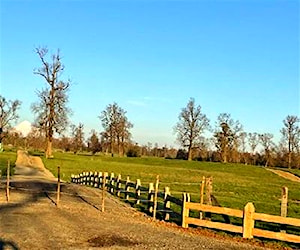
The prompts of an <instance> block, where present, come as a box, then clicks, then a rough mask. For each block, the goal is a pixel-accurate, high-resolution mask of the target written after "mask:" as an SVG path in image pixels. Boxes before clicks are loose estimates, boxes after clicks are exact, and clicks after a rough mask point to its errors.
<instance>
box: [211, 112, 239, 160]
mask: <svg viewBox="0 0 300 250" xmlns="http://www.w3.org/2000/svg"><path fill="white" fill-rule="evenodd" d="M242 130H243V127H242V125H241V124H240V122H239V121H235V120H233V119H232V118H231V115H230V114H228V113H221V114H220V115H219V116H218V121H217V124H216V130H215V133H214V137H215V139H216V141H215V145H216V147H217V149H218V150H219V152H220V154H221V158H222V161H223V162H224V163H227V162H228V158H229V153H230V151H231V150H232V149H235V150H237V146H238V142H237V140H238V138H239V136H240V133H241V132H242Z"/></svg>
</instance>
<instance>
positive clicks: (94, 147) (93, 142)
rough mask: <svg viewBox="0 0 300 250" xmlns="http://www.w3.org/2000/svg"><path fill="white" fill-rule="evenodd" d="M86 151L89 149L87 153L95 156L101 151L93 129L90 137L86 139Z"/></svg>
mask: <svg viewBox="0 0 300 250" xmlns="http://www.w3.org/2000/svg"><path fill="white" fill-rule="evenodd" d="M88 149H89V151H91V152H92V154H93V155H94V154H96V153H97V152H100V151H101V145H100V142H99V138H98V136H97V133H96V131H95V130H94V129H93V130H91V137H90V138H88Z"/></svg>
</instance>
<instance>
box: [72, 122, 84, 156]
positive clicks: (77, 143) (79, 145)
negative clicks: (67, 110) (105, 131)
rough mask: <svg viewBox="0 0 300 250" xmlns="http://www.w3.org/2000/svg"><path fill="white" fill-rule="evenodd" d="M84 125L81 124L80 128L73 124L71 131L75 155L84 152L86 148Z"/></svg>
mask: <svg viewBox="0 0 300 250" xmlns="http://www.w3.org/2000/svg"><path fill="white" fill-rule="evenodd" d="M83 127H84V126H83V124H82V123H79V124H78V126H76V125H74V124H72V125H71V131H72V142H73V143H72V144H73V150H74V153H77V152H78V151H82V150H83V146H84V132H83Z"/></svg>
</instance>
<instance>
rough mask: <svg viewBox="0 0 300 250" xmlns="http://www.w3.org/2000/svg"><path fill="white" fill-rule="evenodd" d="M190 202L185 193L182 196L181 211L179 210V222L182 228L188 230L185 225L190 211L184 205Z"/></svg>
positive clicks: (188, 196) (187, 225)
mask: <svg viewBox="0 0 300 250" xmlns="http://www.w3.org/2000/svg"><path fill="white" fill-rule="evenodd" d="M187 202H190V195H189V194H187V193H183V194H182V210H181V222H182V227H183V228H188V227H189V224H187V223H186V217H189V214H190V210H189V209H188V208H186V203H187Z"/></svg>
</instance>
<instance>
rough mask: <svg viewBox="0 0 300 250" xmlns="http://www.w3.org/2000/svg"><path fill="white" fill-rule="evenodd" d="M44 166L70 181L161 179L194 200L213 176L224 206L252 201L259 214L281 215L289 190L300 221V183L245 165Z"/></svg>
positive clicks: (65, 158)
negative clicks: (102, 174)
mask: <svg viewBox="0 0 300 250" xmlns="http://www.w3.org/2000/svg"><path fill="white" fill-rule="evenodd" d="M43 161H44V163H45V166H46V167H47V168H48V169H50V171H52V172H53V173H54V174H56V171H57V166H60V167H61V173H62V178H63V179H64V180H66V181H70V176H71V174H79V173H81V172H82V171H106V172H109V173H111V172H114V173H115V175H116V174H121V175H122V179H125V178H126V176H127V175H129V176H130V179H131V180H132V181H135V180H136V179H137V178H139V179H141V181H142V185H143V186H147V185H148V183H149V182H155V178H156V175H159V176H160V181H161V182H160V189H162V188H163V187H165V186H169V187H170V189H171V193H173V195H174V196H177V197H181V194H180V193H181V192H189V193H190V194H191V199H192V201H199V196H200V182H201V179H202V176H212V177H213V194H214V195H215V197H216V198H217V200H218V201H219V203H220V204H221V205H222V206H226V207H230V208H238V209H242V208H243V207H244V206H245V204H246V203H247V202H253V203H254V206H255V208H256V211H257V212H263V213H269V214H274V215H280V200H279V199H280V197H281V188H282V187H283V186H287V187H288V188H289V208H288V216H290V217H295V218H300V205H299V204H296V203H292V202H291V201H292V200H299V199H300V188H299V183H295V182H292V181H288V180H286V179H284V178H281V177H279V176H277V175H276V174H273V173H271V172H270V171H267V170H265V169H264V168H263V167H258V166H249V165H248V166H246V165H242V164H222V163H208V162H187V161H181V160H166V159H162V158H118V157H115V158H112V157H105V156H90V155H74V154H70V153H56V154H55V158H54V159H44V158H43ZM179 183H180V184H179Z"/></svg>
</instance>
